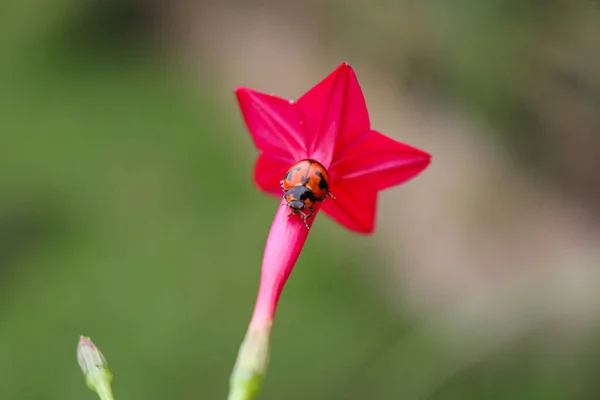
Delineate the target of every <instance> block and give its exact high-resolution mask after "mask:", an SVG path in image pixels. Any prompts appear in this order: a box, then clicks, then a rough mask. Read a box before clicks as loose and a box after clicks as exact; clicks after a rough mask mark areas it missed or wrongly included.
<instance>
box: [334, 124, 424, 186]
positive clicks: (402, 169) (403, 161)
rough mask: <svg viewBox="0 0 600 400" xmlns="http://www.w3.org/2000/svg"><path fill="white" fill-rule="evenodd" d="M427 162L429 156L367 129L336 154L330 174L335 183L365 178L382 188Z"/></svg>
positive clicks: (370, 183) (409, 174)
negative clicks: (362, 134) (366, 132)
mask: <svg viewBox="0 0 600 400" xmlns="http://www.w3.org/2000/svg"><path fill="white" fill-rule="evenodd" d="M430 162H431V156H430V155H429V154H427V153H425V152H424V151H421V150H419V149H416V148H414V147H411V146H408V145H406V144H403V143H400V142H397V141H395V140H393V139H391V138H389V137H387V136H384V135H382V134H381V133H379V132H376V131H369V132H368V134H367V135H364V136H362V137H360V138H359V139H358V140H355V141H354V142H353V143H352V144H351V145H350V146H348V147H347V148H346V150H345V151H343V152H342V153H340V154H337V155H336V159H335V161H334V163H333V164H332V165H331V168H330V173H331V176H332V180H335V182H336V184H337V182H339V181H345V180H348V179H350V180H354V179H357V178H360V179H368V181H369V186H371V187H373V188H374V189H376V190H383V189H386V188H389V187H391V186H394V185H398V184H400V183H402V182H405V181H407V180H409V179H411V178H413V177H414V176H416V175H417V174H418V173H419V172H421V171H422V170H423V169H425V168H426V167H427V166H428V165H429V163H430Z"/></svg>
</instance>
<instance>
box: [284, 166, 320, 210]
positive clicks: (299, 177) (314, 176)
mask: <svg viewBox="0 0 600 400" xmlns="http://www.w3.org/2000/svg"><path fill="white" fill-rule="evenodd" d="M281 184H282V186H283V190H284V191H286V192H287V191H289V190H290V189H292V188H293V187H295V186H305V187H306V188H307V189H309V190H310V191H311V192H312V193H313V195H314V197H315V198H316V200H317V201H323V200H325V199H326V198H327V195H328V194H329V174H328V173H327V170H326V169H325V167H324V166H323V165H322V164H321V163H319V162H318V161H316V160H310V159H308V160H302V161H299V162H297V163H296V164H294V165H292V167H291V168H290V169H289V170H288V172H287V174H286V175H285V178H284V179H283V181H282V183H281Z"/></svg>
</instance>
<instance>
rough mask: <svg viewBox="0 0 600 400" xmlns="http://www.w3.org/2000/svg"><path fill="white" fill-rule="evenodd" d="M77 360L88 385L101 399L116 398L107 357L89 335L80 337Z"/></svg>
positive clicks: (110, 399)
mask: <svg viewBox="0 0 600 400" xmlns="http://www.w3.org/2000/svg"><path fill="white" fill-rule="evenodd" d="M77 361H78V362H79V366H80V367H81V370H82V371H83V374H84V375H85V382H86V384H87V386H88V387H89V388H90V389H91V390H93V391H94V392H96V393H97V394H98V396H99V397H100V399H101V400H114V397H113V394H112V389H111V387H110V384H111V383H112V378H113V377H112V373H111V372H110V371H109V370H108V364H107V362H106V358H104V355H102V353H101V352H100V350H99V349H98V348H97V347H96V345H95V344H94V343H93V342H92V341H91V339H90V338H89V337H85V336H81V337H80V338H79V344H78V345H77Z"/></svg>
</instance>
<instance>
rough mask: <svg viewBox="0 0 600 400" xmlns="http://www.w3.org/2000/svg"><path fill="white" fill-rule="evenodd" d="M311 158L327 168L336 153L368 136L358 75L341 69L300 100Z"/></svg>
mask: <svg viewBox="0 0 600 400" xmlns="http://www.w3.org/2000/svg"><path fill="white" fill-rule="evenodd" d="M298 106H299V107H300V111H301V113H302V117H303V120H304V122H305V124H306V135H307V138H306V140H307V149H308V155H309V156H310V158H314V159H316V160H318V161H320V162H321V163H322V164H323V165H324V166H325V167H326V168H327V167H328V166H329V165H330V164H331V161H332V159H333V156H334V154H335V153H336V152H338V151H341V150H343V149H344V148H345V147H346V146H347V145H348V144H350V143H352V142H353V141H354V140H355V139H356V138H357V137H359V136H360V135H362V134H365V133H366V132H368V130H369V128H370V122H369V114H368V112H367V106H366V104H365V99H364V97H363V94H362V91H361V89H360V86H359V84H358V80H357V79H356V75H355V74H354V71H353V70H352V67H350V66H349V65H348V64H346V63H344V64H342V65H340V66H339V67H338V68H337V69H336V70H335V71H333V72H332V73H331V74H329V76H328V77H327V78H325V79H324V80H323V81H321V82H320V83H318V84H317V85H316V86H315V87H313V88H312V89H311V90H310V91H308V92H307V93H306V94H305V95H304V96H302V97H301V98H300V99H299V100H298Z"/></svg>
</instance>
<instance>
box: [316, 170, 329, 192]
mask: <svg viewBox="0 0 600 400" xmlns="http://www.w3.org/2000/svg"><path fill="white" fill-rule="evenodd" d="M315 175H317V176H318V177H319V178H321V179H319V189H323V190H325V191H327V190H329V185H328V184H327V181H326V180H325V178H324V177H323V174H322V173H321V171H315Z"/></svg>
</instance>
